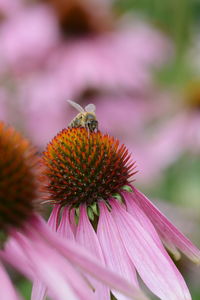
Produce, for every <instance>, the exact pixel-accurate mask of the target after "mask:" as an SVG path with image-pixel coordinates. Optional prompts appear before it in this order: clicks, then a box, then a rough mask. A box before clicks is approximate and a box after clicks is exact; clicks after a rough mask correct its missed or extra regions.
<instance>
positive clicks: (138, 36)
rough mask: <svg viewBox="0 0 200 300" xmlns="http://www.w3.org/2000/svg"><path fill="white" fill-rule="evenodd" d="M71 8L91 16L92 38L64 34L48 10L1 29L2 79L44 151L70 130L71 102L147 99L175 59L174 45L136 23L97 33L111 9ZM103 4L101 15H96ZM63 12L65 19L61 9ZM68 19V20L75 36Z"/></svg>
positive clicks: (31, 8) (35, 9)
mask: <svg viewBox="0 0 200 300" xmlns="http://www.w3.org/2000/svg"><path fill="white" fill-rule="evenodd" d="M53 2H55V1H53ZM77 2H78V4H77ZM69 3H70V4H69V5H72V6H73V3H74V5H75V4H77V5H80V7H81V8H80V10H81V9H83V8H84V9H85V10H86V11H87V14H86V17H87V18H88V19H89V20H90V18H91V19H92V20H93V21H92V22H91V24H92V25H91V24H90V23H89V24H90V26H93V27H94V28H91V32H90V28H89V29H88V32H85V33H83V34H82V35H76V34H74V35H69V34H66V33H63V30H62V29H63V28H62V26H61V25H62V24H60V22H61V21H60V19H59V17H58V15H57V11H56V9H55V7H54V8H53V6H52V5H51V4H48V3H46V5H41V4H34V5H33V4H32V5H31V4H29V5H27V7H26V6H24V7H23V8H22V9H21V10H18V11H17V12H16V14H13V15H12V16H10V17H8V18H7V19H5V21H4V22H3V23H2V25H1V28H0V32H1V35H0V49H1V58H0V74H1V77H2V78H3V79H5V78H6V80H8V81H10V82H11V84H10V85H7V88H8V89H10V86H12V88H13V93H11V95H10V98H11V99H10V101H13V100H12V98H13V99H15V98H17V99H19V101H18V102H16V105H18V107H19V110H20V111H21V112H22V114H20V121H21V123H22V125H23V126H24V127H25V128H26V129H25V132H26V134H28V136H29V137H30V138H31V139H33V141H34V143H35V144H37V145H39V146H40V147H42V146H44V144H45V143H46V142H47V140H48V139H49V137H50V136H52V134H53V132H55V131H57V130H58V129H61V128H63V127H64V126H66V123H65V122H66V120H67V119H68V118H67V115H66V114H67V108H66V104H65V101H64V100H65V99H67V98H72V99H75V98H80V99H81V98H82V97H83V95H84V94H85V92H87V91H90V90H95V91H97V92H100V93H101V92H103V93H108V95H110V94H112V93H113V95H116V94H119V93H127V92H128V93H129V94H131V95H132V94H134V93H136V94H140V93H144V91H145V92H147V91H149V90H151V88H152V84H153V76H152V70H153V69H155V68H158V67H159V66H160V65H161V64H163V63H164V62H165V61H167V59H169V57H171V54H172V45H171V43H170V41H169V40H168V39H167V38H166V37H165V36H164V35H163V34H162V33H161V32H159V31H158V30H156V29H155V28H153V27H151V26H150V25H149V24H145V23H144V22H140V21H137V20H134V17H133V19H132V20H131V21H130V19H128V18H124V19H120V20H118V21H115V22H113V24H112V26H110V27H109V26H108V27H109V28H108V30H106V29H105V26H103V28H102V30H99V27H100V25H99V23H100V21H102V16H104V19H103V20H104V23H105V24H106V23H107V22H106V19H109V18H108V17H109V16H110V15H111V5H110V3H106V2H105V3H104V4H103V3H101V2H98V1H94V0H93V1H90V2H86V1H74V2H73V1H72V2H69ZM88 3H89V4H88ZM97 3H98V7H99V8H98V10H95V9H93V10H92V9H91V7H93V6H92V5H96V4H97ZM54 4H55V5H56V4H57V2H55V3H54ZM58 5H61V2H59V3H58ZM66 5H68V4H66ZM87 6H88V7H87ZM59 9H60V10H61V12H60V14H61V13H62V5H61V8H59ZM72 11H73V9H72ZM105 16H106V17H105ZM70 18H71V16H70V13H68V14H67V16H66V17H65V22H67V21H68V20H69V25H68V27H69V28H67V30H68V31H69V32H70ZM88 19H87V20H86V21H88ZM110 19H112V18H110ZM110 19H109V22H110ZM94 20H95V21H96V23H98V26H97V27H98V30H96V32H95V24H94ZM88 22H89V21H88ZM67 24H68V23H67ZM108 101H109V100H108ZM8 102H9V100H8ZM8 106H9V104H8ZM21 117H22V118H21ZM50 120H51V121H50ZM14 124H15V123H14Z"/></svg>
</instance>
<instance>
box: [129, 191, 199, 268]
mask: <svg viewBox="0 0 200 300" xmlns="http://www.w3.org/2000/svg"><path fill="white" fill-rule="evenodd" d="M133 190H134V193H132V194H133V196H132V199H130V198H129V199H130V202H131V201H135V202H136V203H137V204H138V206H139V207H141V209H142V210H143V211H144V212H145V214H146V215H147V216H148V218H149V219H150V220H151V221H152V223H153V224H154V226H155V228H156V230H157V231H158V233H160V234H161V237H163V238H164V241H165V240H166V241H168V242H171V244H172V243H173V244H174V246H175V247H177V248H178V249H180V250H181V251H182V252H183V253H184V254H185V255H186V256H187V257H188V258H189V259H191V260H192V261H193V262H195V263H197V264H200V250H199V249H198V248H197V247H195V245H194V244H193V243H191V241H190V240H189V239H188V238H187V237H186V236H185V235H183V234H182V233H181V232H180V231H179V230H178V229H177V228H176V227H175V226H174V225H173V224H172V223H171V222H170V221H169V220H168V219H167V218H166V217H165V216H164V215H163V214H162V213H161V211H159V210H158V209H157V208H156V207H155V205H154V204H153V203H151V202H150V200H149V199H147V197H145V196H144V195H143V194H142V193H140V192H139V191H138V190H137V189H135V188H133Z"/></svg>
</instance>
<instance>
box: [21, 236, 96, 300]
mask: <svg viewBox="0 0 200 300" xmlns="http://www.w3.org/2000/svg"><path fill="white" fill-rule="evenodd" d="M20 241H21V245H22V248H23V249H24V252H25V253H26V255H27V256H28V258H29V259H30V260H31V265H32V268H33V271H34V273H35V274H36V276H37V278H38V280H39V281H41V282H43V283H44V285H45V286H47V291H48V293H49V294H50V295H51V297H52V298H53V299H55V300H63V299H70V300H71V299H72V300H78V299H83V300H92V299H93V292H92V290H91V288H90V287H89V285H88V283H87V282H86V281H85V279H84V278H83V277H82V275H80V274H79V273H78V271H77V269H76V268H74V267H73V266H72V265H71V264H70V263H68V261H67V260H66V259H64V258H63V257H62V256H61V255H59V254H58V253H57V252H56V251H55V250H54V249H50V248H49V246H47V245H45V244H44V241H43V240H42V239H41V238H40V237H37V236H36V235H34V236H33V239H32V241H30V240H26V239H24V238H21V239H20Z"/></svg>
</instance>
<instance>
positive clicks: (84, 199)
mask: <svg viewBox="0 0 200 300" xmlns="http://www.w3.org/2000/svg"><path fill="white" fill-rule="evenodd" d="M43 163H44V165H45V166H46V168H44V175H45V178H46V180H47V181H46V186H45V191H46V192H47V197H46V201H47V202H50V203H52V204H54V209H53V211H52V214H51V218H50V222H51V226H54V228H55V229H56V230H57V231H59V232H60V233H61V234H62V235H64V236H66V237H68V238H71V239H75V240H77V241H78V242H79V243H80V244H81V245H84V246H85V247H86V248H87V249H89V250H90V251H91V252H92V253H93V254H95V255H96V256H97V258H98V259H99V260H100V261H101V262H102V264H105V265H106V266H108V267H109V268H110V269H111V270H112V271H114V272H116V273H118V274H120V275H122V276H123V277H124V278H125V279H127V280H129V281H130V282H132V284H133V285H134V286H136V287H138V281H137V275H136V270H137V272H138V274H139V275H140V277H141V278H142V279H143V281H144V283H145V284H146V285H147V286H148V288H149V289H150V290H151V291H152V292H153V293H154V294H155V295H156V296H158V297H159V298H160V299H162V300H189V299H191V296H190V293H189V291H188V288H187V286H186V284H185V282H184V279H183V278H182V276H181V274H180V273H179V271H178V269H177V268H176V266H175V265H174V263H173V261H172V260H171V258H170V256H169V255H168V253H167V251H166V250H165V248H164V246H163V244H164V245H165V246H166V247H167V249H168V250H170V251H171V252H172V253H173V254H174V255H175V257H176V258H179V257H180V253H179V251H178V249H180V250H181V251H182V252H183V253H184V254H186V255H187V256H188V257H189V258H191V259H192V260H193V261H195V262H197V263H198V262H200V252H199V250H198V249H197V248H196V247H195V246H194V245H193V244H192V243H191V242H190V241H189V240H188V239H187V238H186V237H185V236H184V235H183V234H182V233H181V232H179V231H178V229H177V228H176V227H175V226H174V225H173V224H171V223H170V221H169V220H168V219H167V218H166V217H165V216H164V215H163V214H162V213H161V212H160V211H159V210H158V209H157V208H156V207H155V206H154V205H153V204H152V203H151V202H150V201H149V200H148V199H147V198H146V197H145V196H144V195H143V194H142V193H141V192H139V191H138V190H137V189H136V188H135V187H134V186H133V185H132V184H131V183H130V178H131V177H132V176H133V174H134V173H135V169H134V162H132V159H131V155H130V154H129V153H128V150H127V149H126V147H125V146H124V145H120V143H119V141H118V140H116V139H115V138H113V137H110V136H109V135H107V134H106V135H104V134H102V133H101V132H90V133H88V131H87V130H86V129H85V128H68V129H64V130H62V131H61V132H60V133H58V135H57V136H56V137H55V138H54V139H53V140H52V141H51V142H50V143H49V144H48V146H47V149H46V151H45V153H44V157H43ZM94 286H95V282H94ZM112 292H113V294H114V295H115V297H117V299H124V296H122V295H121V294H119V293H117V292H116V291H114V290H113V291H112ZM96 293H97V296H98V295H101V293H102V288H99V289H98V285H96ZM109 298H110V295H109V291H108V290H104V296H103V297H102V296H99V299H109Z"/></svg>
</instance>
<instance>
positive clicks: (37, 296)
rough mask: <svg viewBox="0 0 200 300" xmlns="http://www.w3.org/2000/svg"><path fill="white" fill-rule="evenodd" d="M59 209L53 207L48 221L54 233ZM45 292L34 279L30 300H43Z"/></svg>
mask: <svg viewBox="0 0 200 300" xmlns="http://www.w3.org/2000/svg"><path fill="white" fill-rule="evenodd" d="M60 209H61V207H60V205H54V208H53V210H52V212H51V215H50V217H49V220H48V225H49V227H50V228H51V229H52V230H53V231H56V230H57V228H58V222H59V213H60ZM46 290H47V288H46V286H45V285H44V283H43V282H41V281H40V280H38V278H35V280H34V282H33V288H32V292H31V300H43V299H44V298H45V295H46Z"/></svg>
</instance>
